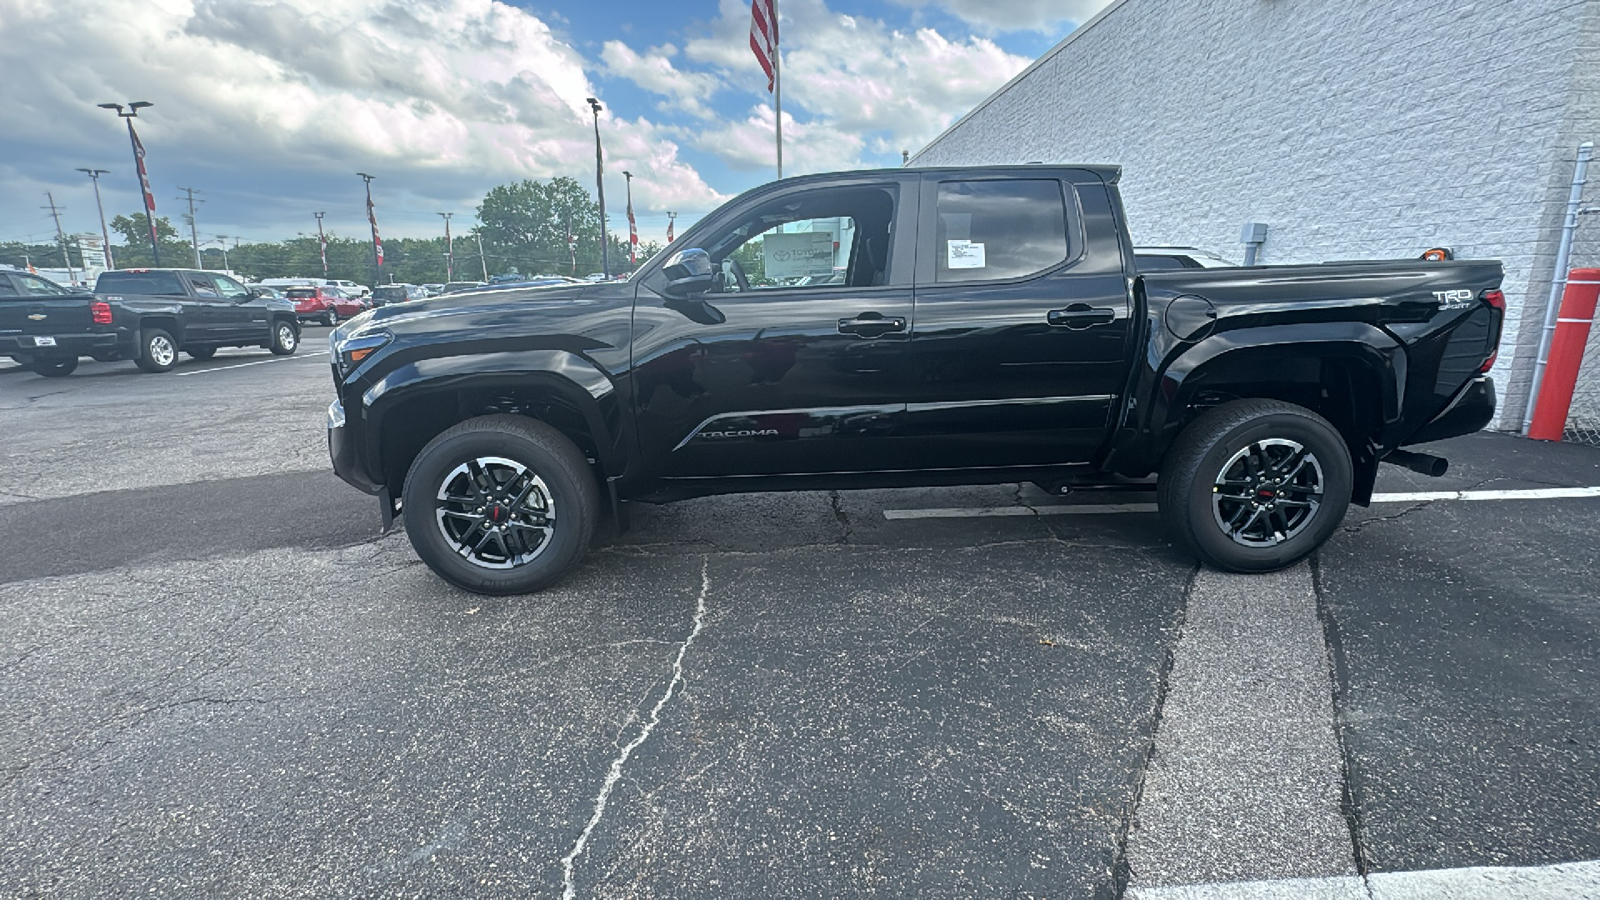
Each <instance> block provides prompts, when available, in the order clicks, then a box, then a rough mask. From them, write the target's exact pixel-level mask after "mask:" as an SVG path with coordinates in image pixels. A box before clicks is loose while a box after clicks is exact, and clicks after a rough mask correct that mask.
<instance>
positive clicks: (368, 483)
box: [328, 400, 383, 494]
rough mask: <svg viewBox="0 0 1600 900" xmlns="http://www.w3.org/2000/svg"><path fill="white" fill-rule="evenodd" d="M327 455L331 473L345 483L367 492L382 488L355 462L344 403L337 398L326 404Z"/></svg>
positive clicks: (371, 492)
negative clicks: (330, 463)
mask: <svg viewBox="0 0 1600 900" xmlns="http://www.w3.org/2000/svg"><path fill="white" fill-rule="evenodd" d="M328 456H329V458H331V459H332V460H333V474H335V475H338V476H339V477H340V478H341V479H343V480H344V482H345V483H346V484H348V485H350V486H351V487H354V488H356V489H358V490H361V491H365V492H367V493H369V494H377V493H379V492H381V491H382V490H383V485H381V484H377V483H375V482H373V481H372V480H371V479H370V478H369V477H368V476H367V473H366V470H365V469H364V468H363V467H362V466H360V465H358V464H357V462H356V449H355V442H354V441H353V440H351V438H350V432H349V430H348V429H347V428H346V426H345V418H344V404H343V403H341V402H340V401H338V400H334V401H333V402H332V403H330V404H328Z"/></svg>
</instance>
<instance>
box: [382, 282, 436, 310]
mask: <svg viewBox="0 0 1600 900" xmlns="http://www.w3.org/2000/svg"><path fill="white" fill-rule="evenodd" d="M427 297H428V292H427V291H425V290H423V289H422V286H421V285H418V284H386V285H383V286H382V287H377V288H373V289H372V297H371V301H372V305H373V306H374V307H378V306H388V305H389V304H391V303H407V302H409V301H412V300H423V299H426V298H427Z"/></svg>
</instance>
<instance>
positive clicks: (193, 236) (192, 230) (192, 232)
mask: <svg viewBox="0 0 1600 900" xmlns="http://www.w3.org/2000/svg"><path fill="white" fill-rule="evenodd" d="M178 190H180V191H183V192H184V193H185V194H188V195H189V196H188V200H189V243H190V244H192V245H194V267H195V268H196V269H204V268H205V267H206V264H205V263H203V262H201V261H200V230H199V228H197V227H196V226H195V221H194V195H195V194H199V193H203V191H197V190H195V189H194V188H186V187H184V186H182V185H179V186H178ZM177 199H179V200H182V199H184V198H183V197H178V198H177ZM200 202H201V203H204V202H205V201H204V200H201V201H200Z"/></svg>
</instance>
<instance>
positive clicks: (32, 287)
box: [11, 275, 67, 297]
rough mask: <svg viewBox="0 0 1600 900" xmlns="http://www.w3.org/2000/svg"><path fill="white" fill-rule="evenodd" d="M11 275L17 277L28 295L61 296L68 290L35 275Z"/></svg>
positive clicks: (18, 282) (23, 290) (25, 294)
mask: <svg viewBox="0 0 1600 900" xmlns="http://www.w3.org/2000/svg"><path fill="white" fill-rule="evenodd" d="M11 277H12V278H14V279H16V282H17V286H18V287H19V288H21V289H22V293H23V295H24V296H27V297H59V296H61V295H63V294H65V293H66V292H67V289H66V288H64V287H61V286H60V285H56V284H51V283H50V282H48V281H45V280H44V279H43V278H38V277H36V276H33V275H13V276H11Z"/></svg>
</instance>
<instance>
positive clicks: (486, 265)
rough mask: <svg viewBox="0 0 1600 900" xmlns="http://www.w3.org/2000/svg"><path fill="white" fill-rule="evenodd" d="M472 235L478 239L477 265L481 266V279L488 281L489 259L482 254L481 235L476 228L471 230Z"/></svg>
mask: <svg viewBox="0 0 1600 900" xmlns="http://www.w3.org/2000/svg"><path fill="white" fill-rule="evenodd" d="M472 236H473V237H475V238H477V239H478V265H480V266H482V267H483V280H484V281H488V280H489V261H488V260H487V259H485V258H484V256H483V235H481V234H479V233H478V232H477V231H476V230H474V231H473V232H472Z"/></svg>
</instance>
